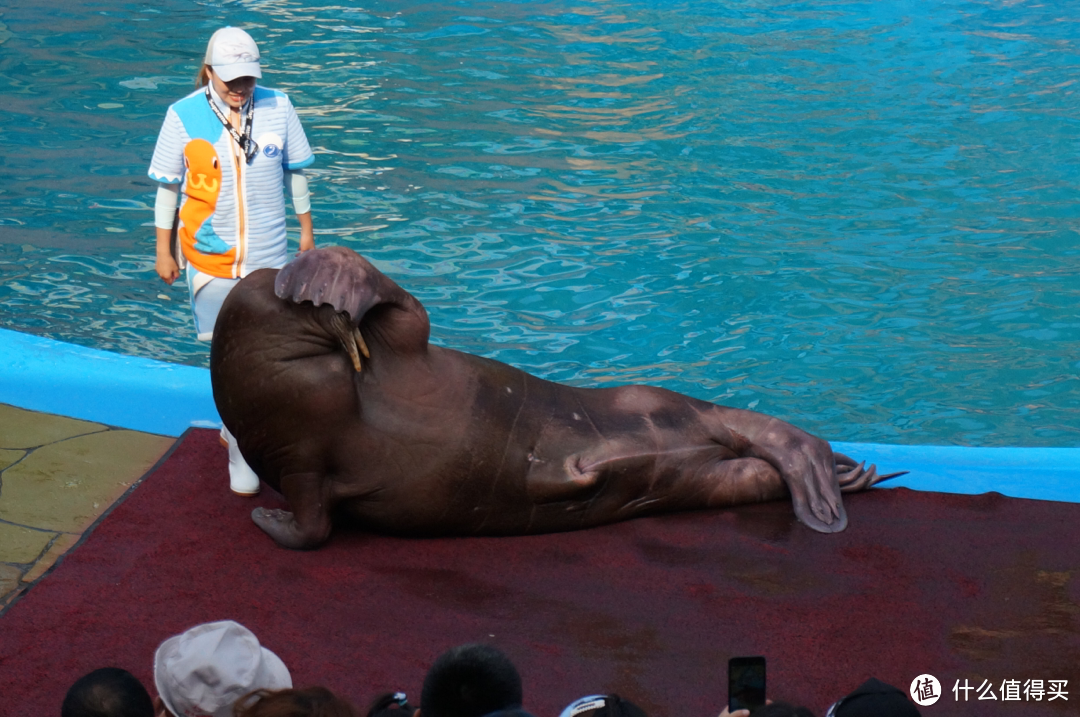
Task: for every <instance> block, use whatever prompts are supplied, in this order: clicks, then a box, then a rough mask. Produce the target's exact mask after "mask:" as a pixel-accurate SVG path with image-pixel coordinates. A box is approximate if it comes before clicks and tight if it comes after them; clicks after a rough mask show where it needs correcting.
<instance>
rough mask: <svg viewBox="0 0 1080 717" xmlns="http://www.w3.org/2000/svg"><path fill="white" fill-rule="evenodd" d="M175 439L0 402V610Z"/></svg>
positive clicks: (72, 543) (151, 464)
mask: <svg viewBox="0 0 1080 717" xmlns="http://www.w3.org/2000/svg"><path fill="white" fill-rule="evenodd" d="M175 441H176V439H174V438H172V437H169V436H158V435H154V434H150V433H140V432H139V431H130V430H127V429H122V428H111V427H109V426H104V425H102V424H99V423H91V422H88V421H80V420H76V419H73V418H65V417H63V416H54V415H52V414H47V413H38V412H36V411H27V410H24V409H21V408H15V407H14V406H9V405H6V404H2V403H0V611H2V610H3V609H4V608H5V607H6V606H7V605H9V604H10V603H11V601H12V600H14V599H15V598H16V597H17V596H18V595H20V594H21V593H22V592H23V591H25V590H26V589H27V588H28V587H29V586H30V584H31V583H33V582H34V581H35V580H37V579H38V578H40V577H41V576H42V575H44V574H45V572H46V571H47V570H48V569H49V568H50V567H52V566H53V564H55V563H56V560H57V558H59V557H60V556H61V555H63V554H64V553H65V552H67V551H68V550H70V549H71V548H72V547H73V546H74V545H75V544H76V543H77V542H78V541H79V538H81V537H82V535H83V533H84V532H85V531H86V530H87V529H88V528H90V527H91V526H92V525H93V524H94V521H96V520H97V519H98V517H100V516H101V514H102V513H104V512H105V511H106V510H108V509H109V507H110V506H112V505H113V504H114V503H115V502H116V501H117V500H119V499H120V497H121V496H123V495H124V493H125V492H126V491H127V489H128V488H130V487H131V485H132V484H133V483H135V482H136V481H137V480H138V479H139V478H141V477H142V476H143V475H144V474H145V473H146V472H147V471H148V470H149V469H150V468H151V467H153V465H154V464H155V463H157V462H158V460H159V459H160V458H161V457H162V456H163V455H165V453H166V452H167V451H168V450H169V448H171V447H172V445H173V443H175Z"/></svg>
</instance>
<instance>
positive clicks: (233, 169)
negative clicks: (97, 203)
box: [149, 86, 315, 278]
mask: <svg viewBox="0 0 1080 717" xmlns="http://www.w3.org/2000/svg"><path fill="white" fill-rule="evenodd" d="M211 97H212V98H213V101H214V102H216V103H217V106H218V108H219V109H220V110H221V112H222V114H224V115H225V116H226V117H228V114H229V112H230V108H229V107H228V105H226V104H225V102H224V101H222V100H221V99H220V98H219V97H218V96H217V93H215V92H213V90H212V89H211ZM253 98H254V102H255V109H254V116H253V118H252V128H251V129H252V131H251V136H252V138H253V139H254V140H255V142H256V143H257V144H258V147H259V151H258V154H257V155H256V156H255V158H254V159H253V160H252V161H251V163H250V164H248V163H247V161H246V160H245V158H244V155H243V152H240V151H239V148H238V147H236V143H235V142H234V141H233V139H232V135H231V134H230V133H229V132H228V130H226V129H225V127H224V126H223V125H222V123H221V120H219V119H218V117H217V115H216V114H214V111H213V110H212V109H211V108H210V105H209V103H208V102H207V101H206V94H205V90H204V88H199V89H198V90H196V91H195V92H192V93H191V94H190V95H188V96H187V97H185V98H184V99H182V100H180V101H178V102H176V103H174V104H172V105H171V106H170V107H169V110H168V112H167V113H166V115H165V122H164V124H163V125H162V127H161V133H160V134H159V135H158V140H157V145H156V146H155V147H154V157H153V159H152V160H151V161H150V171H149V174H150V178H151V179H154V180H156V181H158V182H165V183H169V184H181V192H182V194H183V196H182V198H181V207H180V216H181V220H182V221H183V222H184V223H185V224H192V226H190V227H188V230H187V231H186V232H183V231H182V232H181V238H182V239H183V237H184V236H185V234H186V235H187V236H189V237H191V241H189V242H187V243H184V246H183V249H184V255H185V256H186V257H187V259H188V261H189V262H191V264H192V266H193V267H194V268H196V269H198V270H199V271H202V272H204V273H206V274H210V275H212V276H219V277H222V278H242V277H244V276H247V275H248V274H250V273H251V272H253V271H255V270H256V269H262V268H265V267H280V266H283V265H284V264H285V263H286V261H287V260H288V257H287V253H286V242H285V195H284V190H283V180H284V174H283V173H284V171H285V170H295V169H302V168H304V167H307V166H308V165H310V164H311V163H312V162H314V161H315V156H314V154H313V153H312V151H311V147H310V145H308V141H307V137H306V136H305V135H304V129H303V127H302V126H301V125H300V118H299V117H297V115H296V110H295V109H294V108H293V106H292V103H291V102H290V101H289V98H288V97H287V96H286V95H285V94H284V93H282V92H278V91H277V90H271V89H267V88H265V87H259V86H256V88H255V91H254V93H253ZM200 139H201V140H205V141H206V142H209V143H210V145H212V147H213V151H212V153H216V157H212V158H211V159H208V160H207V159H205V157H204V156H203V155H204V154H205V153H202V154H200V153H194V154H193V153H192V152H188V154H189V155H190V156H199V157H203V159H200V160H199V161H209V162H216V166H214V167H213V168H212V169H213V174H214V176H215V179H216V175H217V172H218V171H220V177H221V178H220V182H219V187H218V188H217V192H216V194H217V196H216V202H215V201H209V202H208V201H207V200H206V198H205V191H203V190H205V187H204V186H203V181H202V180H204V179H205V176H204V175H203V174H193V173H194V172H196V168H194V167H190V166H187V165H189V164H190V162H191V161H192V160H191V159H190V157H189V159H188V160H185V148H187V147H188V145H189V143H191V142H192V141H193V140H200ZM198 144H201V143H198ZM202 148H205V145H202ZM238 177H239V181H237V178H238ZM193 178H194V180H195V181H197V182H199V189H200V192H199V194H200V201H199V202H198V205H199V211H198V212H195V211H193V210H194V208H195V205H194V204H193V205H192V207H189V208H188V211H185V209H184V203H186V202H187V200H188V199H189V195H188V183H189V180H192V179H193ZM207 181H209V180H207ZM211 199H213V198H211ZM196 234H197V235H198V241H197V242H196V240H195V235H196ZM182 243H183V242H182Z"/></svg>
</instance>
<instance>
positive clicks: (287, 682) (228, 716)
mask: <svg viewBox="0 0 1080 717" xmlns="http://www.w3.org/2000/svg"><path fill="white" fill-rule="evenodd" d="M259 649H261V650H262V662H261V663H260V664H259V672H258V674H257V675H255V684H254V685H252V686H251V690H252V691H254V690H270V691H271V692H277V691H278V690H287V689H290V688H291V687H292V676H291V675H290V674H289V668H288V667H286V666H285V663H284V662H282V661H281V658H280V657H278V656H277V655H275V654H274V653H272V652H270V650H267V649H266V648H265V647H262V646H261V645H260V646H259ZM241 696H242V695H237V698H238V699H239V698H240V697H241ZM234 706H235V705H233V704H229V705H226V706H224V707H222V708H221V709H220V710H218V711H217V712H215V713H214V717H232V715H233V708H234ZM173 714H176V713H175V712H173Z"/></svg>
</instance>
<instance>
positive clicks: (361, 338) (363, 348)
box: [353, 326, 371, 371]
mask: <svg viewBox="0 0 1080 717" xmlns="http://www.w3.org/2000/svg"><path fill="white" fill-rule="evenodd" d="M353 331H354V332H355V338H356V345H357V347H358V348H359V349H360V353H362V354H364V358H366V359H369V358H371V352H370V351H368V347H367V344H366V343H364V335H363V334H361V333H360V327H359V326H357V327H355V328H354V329H353ZM356 370H357V371H359V370H360V369H356Z"/></svg>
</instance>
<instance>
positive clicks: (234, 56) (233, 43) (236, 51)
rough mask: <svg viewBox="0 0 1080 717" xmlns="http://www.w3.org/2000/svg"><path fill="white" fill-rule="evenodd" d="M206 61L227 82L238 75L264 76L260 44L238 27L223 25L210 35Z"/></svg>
mask: <svg viewBox="0 0 1080 717" xmlns="http://www.w3.org/2000/svg"><path fill="white" fill-rule="evenodd" d="M204 62H205V63H206V64H207V65H210V66H211V67H213V68H214V74H215V75H217V76H218V77H220V78H221V79H222V80H224V81H225V82H231V81H232V80H235V79H236V78H237V77H262V70H261V69H260V68H259V46H258V45H256V44H255V41H254V40H252V39H251V35H249V34H247V33H246V32H244V31H243V30H241V29H240V28H238V27H223V28H221V29H220V30H218V31H217V32H215V33H214V34H213V35H211V36H210V42H209V43H207V45H206V58H205V59H204Z"/></svg>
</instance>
